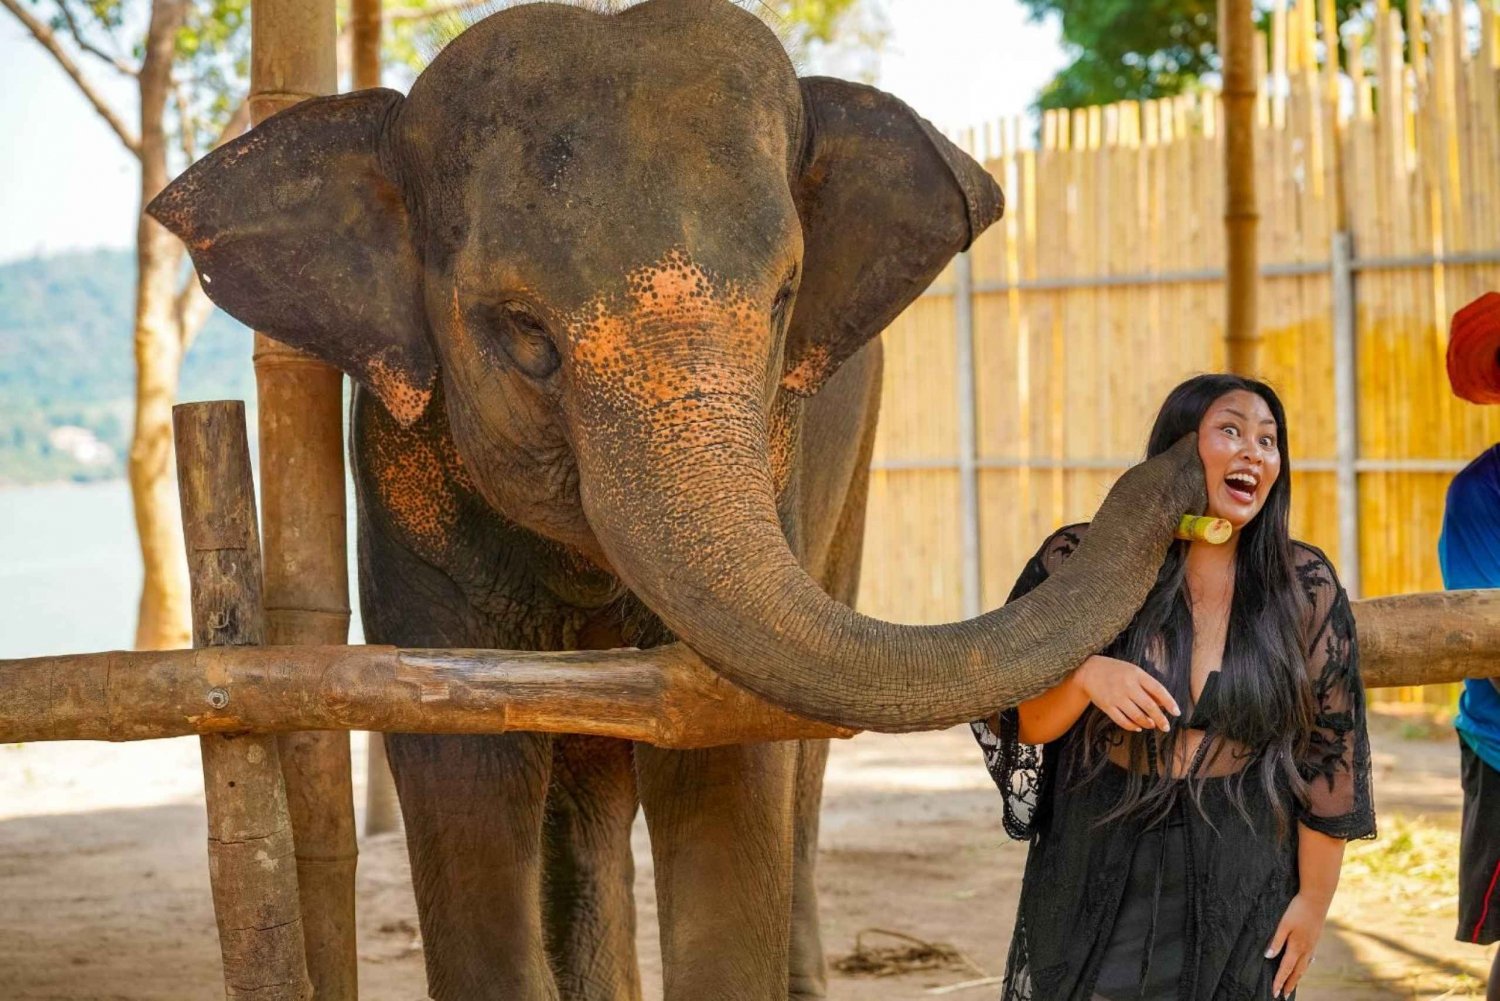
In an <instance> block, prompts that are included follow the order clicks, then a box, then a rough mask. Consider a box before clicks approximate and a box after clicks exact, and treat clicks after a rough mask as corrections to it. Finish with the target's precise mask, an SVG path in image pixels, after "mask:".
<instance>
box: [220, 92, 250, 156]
mask: <svg viewBox="0 0 1500 1001" xmlns="http://www.w3.org/2000/svg"><path fill="white" fill-rule="evenodd" d="M249 127H250V102H249V101H247V100H244V99H243V98H241V100H240V103H239V104H236V105H235V106H234V110H233V111H231V112H230V113H229V117H228V118H227V119H225V121H224V127H223V128H222V129H220V130H219V137H218V138H217V139H215V140H214V149H218V148H219V147H220V146H222V145H224V144H225V143H227V142H229V141H230V140H231V139H238V138H239V137H240V136H241V135H243V134H244V131H245V130H246V129H248V128H249Z"/></svg>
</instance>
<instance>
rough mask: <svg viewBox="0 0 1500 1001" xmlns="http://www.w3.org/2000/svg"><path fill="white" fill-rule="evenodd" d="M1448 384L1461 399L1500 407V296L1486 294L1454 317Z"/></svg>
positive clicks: (1449, 338) (1449, 342) (1449, 335)
mask: <svg viewBox="0 0 1500 1001" xmlns="http://www.w3.org/2000/svg"><path fill="white" fill-rule="evenodd" d="M1448 382H1449V384H1451V385H1452V386H1453V392H1454V393H1455V394H1457V396H1458V397H1459V398H1460V399H1463V400H1468V401H1469V402H1470V403H1500V294H1497V293H1494V292H1486V293H1485V294H1484V295H1482V296H1480V297H1479V298H1478V299H1475V300H1474V301H1473V302H1471V303H1469V304H1468V305H1467V306H1465V307H1464V308H1463V309H1460V310H1459V311H1458V312H1457V313H1455V314H1453V325H1452V326H1451V327H1450V328H1449V333H1448Z"/></svg>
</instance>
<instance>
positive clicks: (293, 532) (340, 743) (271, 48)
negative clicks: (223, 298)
mask: <svg viewBox="0 0 1500 1001" xmlns="http://www.w3.org/2000/svg"><path fill="white" fill-rule="evenodd" d="M335 40H336V32H335V19H334V4H333V0H255V7H254V16H253V17H252V18H251V45H250V114H251V119H252V120H253V121H254V122H256V123H259V122H261V121H264V120H265V119H266V118H268V117H270V116H271V115H273V114H275V113H276V112H278V111H281V110H283V109H284V108H288V107H290V106H292V105H294V104H296V103H298V102H299V101H303V100H306V99H307V98H309V97H318V96H322V95H326V94H332V93H333V92H334V91H335V90H336V89H337V87H338V60H337V54H336V51H335ZM255 380H256V386H257V388H258V390H259V401H260V463H261V478H260V486H261V510H262V511H263V512H264V514H265V578H266V579H265V607H266V631H267V637H268V640H269V642H271V643H273V644H277V645H295V644H305V643H316V644H341V643H344V642H345V641H346V640H347V639H348V637H349V580H348V570H347V560H348V556H347V553H346V550H345V545H344V538H345V531H346V523H345V517H344V503H345V501H344V461H343V442H344V436H343V400H342V396H343V376H342V375H341V374H340V373H339V371H338V370H337V369H334V368H332V367H330V366H327V365H324V364H322V363H321V362H317V361H314V360H313V359H311V358H309V357H307V356H306V355H304V354H302V353H300V352H298V351H294V350H292V349H291V348H288V347H286V346H285V345H282V344H279V343H278V342H276V341H273V340H271V339H270V338H268V337H265V336H264V335H260V334H257V335H256V338H255ZM279 743H280V752H281V766H282V772H283V774H284V775H285V777H286V789H287V804H288V806H289V808H290V810H291V817H292V829H293V831H294V832H295V834H296V841H297V877H298V883H299V885H300V887H301V891H302V925H303V932H304V934H305V936H306V945H307V962H308V974H309V975H310V976H311V978H312V983H313V987H314V988H315V989H316V991H317V997H318V999H319V1001H353V999H354V998H356V997H357V996H358V970H357V957H356V953H355V942H354V866H355V859H356V853H357V849H356V847H355V840H354V792H353V788H352V786H351V784H350V778H349V735H348V734H347V733H343V732H337V733H334V732H312V733H298V734H286V735H283V736H282V737H280V738H279Z"/></svg>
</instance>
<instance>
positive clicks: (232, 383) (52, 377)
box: [0, 250, 255, 485]
mask: <svg viewBox="0 0 1500 1001" xmlns="http://www.w3.org/2000/svg"><path fill="white" fill-rule="evenodd" d="M134 282H135V259H134V255H133V254H132V253H131V252H130V251H125V250H96V251H88V252H82V253H74V254H63V255H58V256H55V257H42V258H32V259H30V260H23V261H16V262H14V263H10V264H4V265H0V485H13V484H20V483H41V482H48V481H54V480H68V479H72V480H98V479H110V478H113V477H117V476H121V475H123V474H124V469H125V465H124V463H125V455H126V451H127V449H128V448H129V439H130V424H131V407H132V393H133V379H134V362H133V358H132V347H131V335H132V316H133V313H134V309H135V302H134V296H133V288H132V287H133V285H134ZM250 345H251V335H250V331H249V330H247V329H246V328H245V327H243V326H241V325H240V324H238V323H236V322H235V321H233V320H231V319H230V318H229V317H228V316H226V315H225V314H224V313H222V312H219V311H217V310H216V311H215V312H214V314H213V316H212V317H211V318H210V319H209V321H208V323H207V324H205V325H204V328H203V331H202V332H201V333H200V334H199V335H198V338H197V340H196V341H195V342H194V344H193V347H192V350H191V351H189V353H188V357H187V360H186V362H185V364H184V366H183V373H182V395H181V398H182V399H184V400H203V399H223V398H237V399H245V400H251V399H253V397H254V387H255V380H254V373H253V371H252V369H251V365H250Z"/></svg>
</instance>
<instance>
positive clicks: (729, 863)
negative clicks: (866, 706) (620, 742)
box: [635, 742, 797, 1001]
mask: <svg viewBox="0 0 1500 1001" xmlns="http://www.w3.org/2000/svg"><path fill="white" fill-rule="evenodd" d="M635 754H636V778H637V785H638V788H639V789H640V795H641V805H642V806H643V807H644V808H645V811H646V823H647V825H648V827H649V828H650V831H651V848H652V857H653V859H654V861H655V865H656V895H657V913H658V915H659V918H660V921H661V952H662V968H663V980H664V983H665V1001H702V999H705V998H713V999H714V1001H784V999H785V998H786V996H787V995H786V991H787V961H788V939H789V936H790V921H789V915H790V913H791V904H792V901H791V895H792V894H791V881H792V813H793V808H794V806H795V793H796V790H795V788H794V786H795V772H796V766H797V762H796V757H797V745H796V744H795V743H792V742H783V743H776V744H749V745H742V746H735V747H717V748H710V749H707V750H698V751H665V750H661V749H658V748H653V747H650V746H648V745H645V744H638V745H636V751H635Z"/></svg>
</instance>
